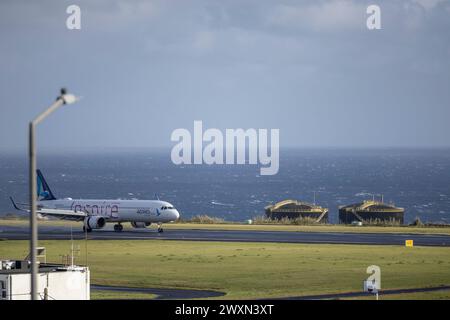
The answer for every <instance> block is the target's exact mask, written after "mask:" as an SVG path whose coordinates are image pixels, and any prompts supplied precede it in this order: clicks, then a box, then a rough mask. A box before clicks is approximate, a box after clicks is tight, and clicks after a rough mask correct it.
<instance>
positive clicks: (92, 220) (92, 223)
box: [84, 216, 106, 229]
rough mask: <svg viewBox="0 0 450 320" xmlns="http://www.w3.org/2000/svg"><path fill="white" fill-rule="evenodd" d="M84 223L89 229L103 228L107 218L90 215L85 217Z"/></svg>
mask: <svg viewBox="0 0 450 320" xmlns="http://www.w3.org/2000/svg"><path fill="white" fill-rule="evenodd" d="M84 225H85V226H86V227H87V228H88V229H101V228H103V227H104V226H105V225H106V220H105V218H103V217H100V216H89V217H86V218H85V219H84Z"/></svg>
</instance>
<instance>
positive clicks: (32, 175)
mask: <svg viewBox="0 0 450 320" xmlns="http://www.w3.org/2000/svg"><path fill="white" fill-rule="evenodd" d="M77 100H78V98H77V97H75V96H74V95H72V94H68V93H67V90H66V89H64V88H63V89H61V94H60V95H59V96H58V97H57V98H56V101H55V102H54V103H53V104H52V105H51V106H50V107H49V108H48V109H47V110H45V111H44V112H42V113H41V114H40V115H38V116H37V117H36V118H35V119H34V120H33V121H31V122H30V124H29V140H28V146H29V154H28V155H29V161H30V163H29V166H30V172H29V181H30V182H29V183H30V185H29V190H30V191H29V192H30V195H29V196H30V205H31V208H30V234H31V235H30V257H31V300H38V296H37V273H38V270H37V269H38V268H37V262H36V247H37V241H38V228H37V218H36V198H37V196H36V193H37V191H36V190H37V181H36V141H35V128H36V126H37V125H38V124H39V123H40V122H42V121H43V120H44V119H45V118H47V116H49V115H50V114H51V113H52V112H53V111H55V110H56V109H58V108H59V107H61V106H62V105H64V104H71V103H74V102H76V101H77Z"/></svg>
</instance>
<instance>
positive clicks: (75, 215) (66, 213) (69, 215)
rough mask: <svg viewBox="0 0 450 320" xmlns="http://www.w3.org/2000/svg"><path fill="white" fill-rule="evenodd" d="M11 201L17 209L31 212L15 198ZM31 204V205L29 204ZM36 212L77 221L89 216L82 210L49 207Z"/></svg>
mask: <svg viewBox="0 0 450 320" xmlns="http://www.w3.org/2000/svg"><path fill="white" fill-rule="evenodd" d="M10 199H11V202H12V203H13V206H14V208H16V209H17V210H20V211H23V212H27V213H30V209H24V208H21V207H19V206H18V205H17V203H15V202H14V199H13V198H12V197H10ZM27 206H29V205H27ZM36 213H37V214H39V215H41V216H43V217H45V216H50V217H55V218H59V219H64V220H75V221H81V220H84V218H85V217H86V216H87V213H86V212H82V211H72V210H64V209H48V208H40V209H37V210H36Z"/></svg>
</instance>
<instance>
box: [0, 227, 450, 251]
mask: <svg viewBox="0 0 450 320" xmlns="http://www.w3.org/2000/svg"><path fill="white" fill-rule="evenodd" d="M108 227H109V226H108ZM28 234H29V230H28V227H26V226H0V239H4V240H28ZM70 234H71V231H70V227H64V226H61V227H59V226H58V227H56V226H45V225H44V224H41V225H40V226H39V239H41V240H62V239H70V237H71V235H70ZM84 237H85V233H83V232H82V231H81V230H80V229H78V230H77V229H73V238H74V239H84ZM88 238H89V239H92V240H181V241H183V240H184V241H227V242H275V243H324V244H366V245H402V246H403V245H404V244H405V240H414V245H415V246H440V247H448V246H450V235H432V234H403V233H402V234H400V233H344V232H292V231H247V230H238V231H236V230H233V231H229V230H205V229H201V230H200V229H166V230H165V231H164V232H163V233H157V232H156V231H155V230H154V229H134V230H124V231H123V232H114V231H112V230H111V229H109V230H108V229H107V230H104V229H102V230H94V231H92V232H91V233H88Z"/></svg>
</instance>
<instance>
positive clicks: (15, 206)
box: [9, 197, 27, 212]
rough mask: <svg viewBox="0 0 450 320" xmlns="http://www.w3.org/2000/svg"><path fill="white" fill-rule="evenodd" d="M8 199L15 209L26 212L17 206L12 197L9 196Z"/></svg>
mask: <svg viewBox="0 0 450 320" xmlns="http://www.w3.org/2000/svg"><path fill="white" fill-rule="evenodd" d="M9 199H10V200H11V202H12V204H13V206H14V208H15V209H16V210H19V211H25V212H27V210H25V209H22V208H21V207H19V206H18V205H17V204H16V202H15V201H14V199H13V197H9Z"/></svg>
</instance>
